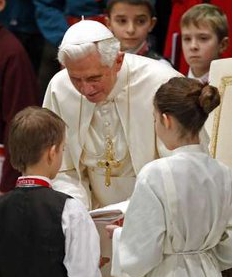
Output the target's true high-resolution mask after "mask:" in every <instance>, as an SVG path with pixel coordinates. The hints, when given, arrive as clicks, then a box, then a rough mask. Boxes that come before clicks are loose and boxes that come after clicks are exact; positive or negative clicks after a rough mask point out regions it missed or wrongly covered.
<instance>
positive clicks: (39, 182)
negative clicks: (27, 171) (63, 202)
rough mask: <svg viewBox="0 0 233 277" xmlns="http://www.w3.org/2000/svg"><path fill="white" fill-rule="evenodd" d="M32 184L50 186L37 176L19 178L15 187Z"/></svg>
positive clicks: (31, 185) (30, 185)
mask: <svg viewBox="0 0 233 277" xmlns="http://www.w3.org/2000/svg"><path fill="white" fill-rule="evenodd" d="M33 186H42V187H46V188H51V185H50V183H49V182H47V181H45V180H43V179H39V178H31V177H30V178H26V177H25V178H22V177H21V178H19V179H18V180H17V182H16V187H33Z"/></svg>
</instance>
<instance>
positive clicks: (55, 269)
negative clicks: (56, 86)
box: [0, 107, 101, 277]
mask: <svg viewBox="0 0 233 277" xmlns="http://www.w3.org/2000/svg"><path fill="white" fill-rule="evenodd" d="M65 127H66V126H65V123H64V121H63V120H62V119H61V118H59V117H58V116H57V115H56V114H55V113H53V112H52V111H50V110H48V109H46V108H40V107H28V108H26V109H24V110H22V111H20V112H19V113H17V114H16V116H15V117H14V119H13V120H12V122H11V125H10V131H9V151H10V155H11V163H12V165H13V167H14V168H16V169H17V170H19V171H20V172H22V176H21V177H19V178H18V180H17V183H16V188H15V189H14V190H13V191H11V192H9V193H6V194H5V195H3V196H1V197H0V222H1V225H0V276H4V277H11V276H24V277H51V276H56V277H63V276H64V277H65V276H66V277H67V276H69V277H75V276H88V277H100V276H101V274H100V271H99V259H100V248H99V236H98V233H97V230H96V228H95V225H94V223H93V221H92V219H91V218H90V216H89V214H88V212H87V210H86V208H85V207H84V206H83V204H82V203H81V202H80V201H79V200H77V199H73V198H71V197H70V196H68V195H66V194H64V193H61V192H57V191H55V190H53V189H52V188H51V179H53V178H55V176H56V174H57V172H58V170H59V168H60V166H61V161H62V156H63V148H64V139H65Z"/></svg>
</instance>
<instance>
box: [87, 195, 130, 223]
mask: <svg viewBox="0 0 233 277" xmlns="http://www.w3.org/2000/svg"><path fill="white" fill-rule="evenodd" d="M128 205H129V200H126V201H123V202H119V203H116V204H111V205H108V206H105V207H102V208H98V209H95V210H92V211H90V212H89V213H90V215H91V217H92V219H93V220H94V222H95V223H102V224H112V223H113V222H115V221H117V220H120V219H122V218H124V215H125V213H126V210H127V207H128Z"/></svg>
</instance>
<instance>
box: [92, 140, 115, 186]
mask: <svg viewBox="0 0 233 277" xmlns="http://www.w3.org/2000/svg"><path fill="white" fill-rule="evenodd" d="M97 166H98V167H103V168H105V186H107V187H109V186H110V185H111V172H112V168H117V167H119V166H120V161H117V160H115V158H114V151H113V143H112V140H111V139H110V138H107V140H106V150H105V159H104V160H100V161H98V162H97Z"/></svg>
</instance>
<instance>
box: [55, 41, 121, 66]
mask: <svg viewBox="0 0 233 277" xmlns="http://www.w3.org/2000/svg"><path fill="white" fill-rule="evenodd" d="M95 51H98V52H99V54H100V56H101V62H102V64H103V65H107V66H109V67H111V66H112V65H113V63H114V61H115V59H116V56H117V53H118V52H119V51H120V42H119V40H118V39H116V38H115V37H113V38H109V39H105V40H101V41H97V42H88V43H82V44H78V45H77V44H76V45H75V44H66V45H64V46H60V47H59V49H58V60H59V62H60V63H61V64H62V65H64V66H65V64H66V61H67V59H68V60H78V59H81V58H84V57H86V56H88V54H90V53H93V52H95Z"/></svg>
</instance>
